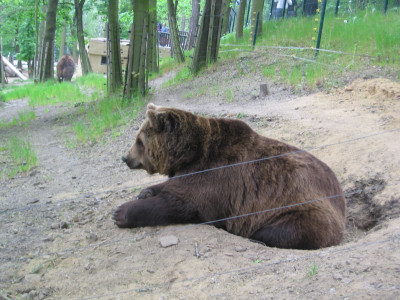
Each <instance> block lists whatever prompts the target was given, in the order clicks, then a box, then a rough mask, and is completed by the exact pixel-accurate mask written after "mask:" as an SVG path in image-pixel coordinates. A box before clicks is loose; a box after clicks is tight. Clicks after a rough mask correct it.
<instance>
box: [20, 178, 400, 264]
mask: <svg viewBox="0 0 400 300" xmlns="http://www.w3.org/2000/svg"><path fill="white" fill-rule="evenodd" d="M397 185H398V183H397V184H380V185H375V186H372V187H369V188H365V189H359V190H356V191H352V192H347V193H341V194H336V195H330V196H327V197H323V198H318V199H313V200H309V201H305V202H301V203H295V204H291V205H285V206H281V207H275V208H271V209H266V210H261V211H256V212H251V213H247V214H242V215H237V216H232V217H228V218H222V219H217V220H212V221H206V222H202V223H198V224H188V225H181V226H179V227H175V228H168V229H164V230H160V231H157V232H150V233H145V234H143V235H140V236H135V237H131V238H123V239H116V240H112V241H104V242H101V243H97V244H90V245H87V246H84V247H75V248H70V249H65V250H61V251H58V252H48V253H43V254H39V255H36V256H35V258H38V257H43V256H49V255H59V256H60V255H67V254H70V255H72V254H75V252H78V251H83V250H86V249H90V248H98V247H102V246H107V245H113V244H119V243H121V242H135V241H139V240H142V239H144V238H146V237H151V236H156V235H160V234H165V233H171V232H179V231H183V230H187V229H189V228H193V227H197V226H201V225H210V224H214V223H218V222H223V221H229V220H234V219H238V218H243V217H248V216H252V215H258V214H263V213H268V212H274V211H277V210H283V209H288V208H293V207H297V206H301V205H307V204H311V203H314V202H319V201H323V200H329V199H334V198H338V197H347V196H351V195H355V194H360V193H362V192H366V191H374V190H378V189H380V188H384V187H387V186H397ZM22 259H25V258H22Z"/></svg>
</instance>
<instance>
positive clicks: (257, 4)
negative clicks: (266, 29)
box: [250, 0, 264, 41]
mask: <svg viewBox="0 0 400 300" xmlns="http://www.w3.org/2000/svg"><path fill="white" fill-rule="evenodd" d="M263 9H264V0H253V3H252V6H251V31H250V37H251V40H252V41H253V39H254V33H255V30H256V27H257V37H259V36H262V21H263ZM257 15H259V18H258V24H257V26H256V22H257Z"/></svg>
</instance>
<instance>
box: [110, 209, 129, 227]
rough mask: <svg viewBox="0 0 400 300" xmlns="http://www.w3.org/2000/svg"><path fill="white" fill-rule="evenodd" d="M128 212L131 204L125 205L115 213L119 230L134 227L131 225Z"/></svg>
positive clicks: (114, 216) (114, 217)
mask: <svg viewBox="0 0 400 300" xmlns="http://www.w3.org/2000/svg"><path fill="white" fill-rule="evenodd" d="M128 210H129V203H125V204H123V205H121V206H120V207H118V209H117V210H116V211H115V212H114V215H113V219H114V221H115V222H114V224H115V225H117V226H118V227H119V228H128V227H132V225H131V224H130V223H129V218H128Z"/></svg>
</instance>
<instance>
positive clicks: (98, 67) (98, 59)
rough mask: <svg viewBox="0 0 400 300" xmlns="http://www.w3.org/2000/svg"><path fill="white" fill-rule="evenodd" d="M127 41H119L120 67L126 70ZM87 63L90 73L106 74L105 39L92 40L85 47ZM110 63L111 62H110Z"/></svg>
mask: <svg viewBox="0 0 400 300" xmlns="http://www.w3.org/2000/svg"><path fill="white" fill-rule="evenodd" d="M128 50H129V40H121V66H122V69H123V70H125V69H126V64H127V62H128ZM87 52H88V56H89V61H90V64H91V66H92V71H93V72H95V73H99V74H104V75H105V74H107V63H108V58H107V39H106V38H92V39H90V42H89V44H88V46H87ZM111 63H112V62H111Z"/></svg>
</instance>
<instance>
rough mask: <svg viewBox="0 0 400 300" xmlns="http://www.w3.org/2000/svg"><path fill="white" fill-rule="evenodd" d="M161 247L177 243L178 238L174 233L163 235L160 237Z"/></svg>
mask: <svg viewBox="0 0 400 300" xmlns="http://www.w3.org/2000/svg"><path fill="white" fill-rule="evenodd" d="M160 244H161V247H163V248H167V247H169V246H173V245H177V244H178V238H177V237H176V236H174V235H168V236H163V237H161V238H160Z"/></svg>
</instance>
